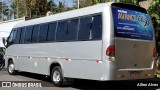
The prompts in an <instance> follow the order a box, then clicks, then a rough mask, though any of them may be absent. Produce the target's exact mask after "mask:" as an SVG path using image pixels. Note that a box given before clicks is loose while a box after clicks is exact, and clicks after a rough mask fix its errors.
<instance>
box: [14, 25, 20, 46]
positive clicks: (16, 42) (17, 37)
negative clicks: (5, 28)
mask: <svg viewBox="0 0 160 90" xmlns="http://www.w3.org/2000/svg"><path fill="white" fill-rule="evenodd" d="M20 36H21V28H18V29H17V33H16V39H15V44H19V42H20Z"/></svg>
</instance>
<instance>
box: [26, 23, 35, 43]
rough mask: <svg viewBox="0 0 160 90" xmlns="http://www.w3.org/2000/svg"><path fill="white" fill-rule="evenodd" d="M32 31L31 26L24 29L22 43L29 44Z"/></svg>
mask: <svg viewBox="0 0 160 90" xmlns="http://www.w3.org/2000/svg"><path fill="white" fill-rule="evenodd" d="M32 29H33V27H32V26H28V27H26V31H25V37H24V43H30V42H31V36H32Z"/></svg>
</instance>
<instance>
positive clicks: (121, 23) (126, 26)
mask: <svg viewBox="0 0 160 90" xmlns="http://www.w3.org/2000/svg"><path fill="white" fill-rule="evenodd" d="M112 14H113V22H114V32H115V36H116V37H120V38H129V39H142V40H153V27H152V23H151V20H150V17H149V15H148V14H147V13H145V12H142V11H138V10H132V9H126V8H120V7H115V6H112Z"/></svg>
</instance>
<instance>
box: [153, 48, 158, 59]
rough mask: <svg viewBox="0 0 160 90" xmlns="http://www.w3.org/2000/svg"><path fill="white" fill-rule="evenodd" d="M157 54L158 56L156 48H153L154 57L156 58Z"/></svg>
mask: <svg viewBox="0 0 160 90" xmlns="http://www.w3.org/2000/svg"><path fill="white" fill-rule="evenodd" d="M156 54H157V52H156V48H155V47H154V48H153V57H156Z"/></svg>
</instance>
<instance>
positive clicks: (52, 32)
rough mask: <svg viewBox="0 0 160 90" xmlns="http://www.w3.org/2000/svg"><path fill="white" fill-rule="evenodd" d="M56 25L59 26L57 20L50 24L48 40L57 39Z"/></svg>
mask: <svg viewBox="0 0 160 90" xmlns="http://www.w3.org/2000/svg"><path fill="white" fill-rule="evenodd" d="M56 26H57V23H56V22H55V23H50V24H49V30H48V37H47V41H55V31H56Z"/></svg>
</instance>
